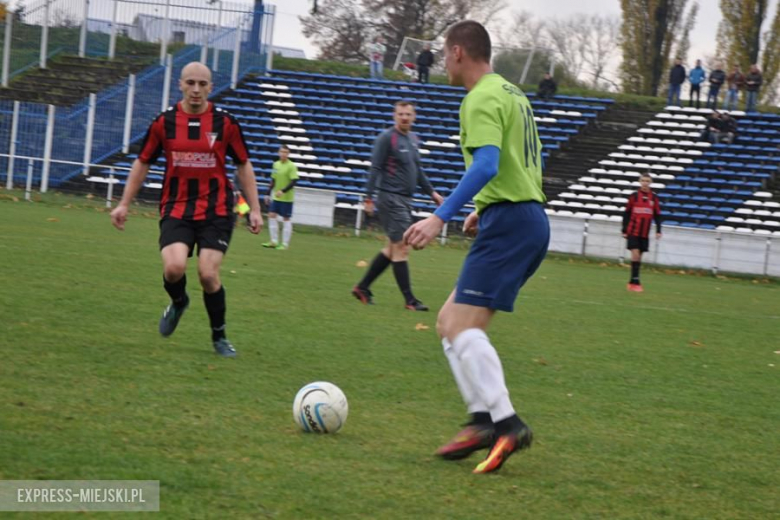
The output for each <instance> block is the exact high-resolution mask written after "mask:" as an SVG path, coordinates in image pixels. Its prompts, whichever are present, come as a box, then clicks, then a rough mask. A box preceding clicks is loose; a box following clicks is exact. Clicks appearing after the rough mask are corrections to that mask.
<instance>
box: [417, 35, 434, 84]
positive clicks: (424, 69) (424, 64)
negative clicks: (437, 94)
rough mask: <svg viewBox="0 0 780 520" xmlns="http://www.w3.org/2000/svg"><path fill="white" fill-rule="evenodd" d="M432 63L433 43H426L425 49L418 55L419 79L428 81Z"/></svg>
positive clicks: (422, 81) (421, 81)
mask: <svg viewBox="0 0 780 520" xmlns="http://www.w3.org/2000/svg"><path fill="white" fill-rule="evenodd" d="M432 65H433V53H432V52H431V44H430V43H426V44H425V47H423V51H422V52H421V53H420V54H419V55H418V56H417V81H419V82H420V83H428V81H429V74H430V71H431V66H432Z"/></svg>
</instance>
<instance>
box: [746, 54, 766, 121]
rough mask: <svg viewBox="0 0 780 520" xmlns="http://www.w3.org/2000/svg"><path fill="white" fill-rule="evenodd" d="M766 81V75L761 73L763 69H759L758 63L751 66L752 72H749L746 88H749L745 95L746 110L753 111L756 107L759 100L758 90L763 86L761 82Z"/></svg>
mask: <svg viewBox="0 0 780 520" xmlns="http://www.w3.org/2000/svg"><path fill="white" fill-rule="evenodd" d="M763 81H764V77H763V76H762V75H761V71H760V70H759V69H758V65H756V64H755V63H754V64H753V65H751V66H750V72H748V75H747V77H746V78H745V88H746V89H747V96H746V97H745V112H751V111H754V110H755V109H756V104H757V102H758V90H759V89H760V88H761V83H762V82H763Z"/></svg>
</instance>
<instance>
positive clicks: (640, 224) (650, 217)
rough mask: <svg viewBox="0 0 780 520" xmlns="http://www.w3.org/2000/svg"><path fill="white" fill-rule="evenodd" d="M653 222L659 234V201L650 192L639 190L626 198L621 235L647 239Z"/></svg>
mask: <svg viewBox="0 0 780 520" xmlns="http://www.w3.org/2000/svg"><path fill="white" fill-rule="evenodd" d="M654 220H655V224H656V228H657V229H656V232H657V233H660V232H661V201H660V200H658V197H657V196H656V194H655V193H653V192H652V191H646V192H645V191H642V190H639V191H637V192H636V193H632V194H631V196H630V197H628V203H627V204H626V211H625V213H623V234H625V235H628V236H631V237H639V238H647V237H648V235H649V234H650V226H651V225H652V223H653V221H654Z"/></svg>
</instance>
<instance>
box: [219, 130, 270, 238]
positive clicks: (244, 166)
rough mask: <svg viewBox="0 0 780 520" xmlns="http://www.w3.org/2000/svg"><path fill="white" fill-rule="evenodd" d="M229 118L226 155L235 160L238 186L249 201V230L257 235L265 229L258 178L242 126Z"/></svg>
mask: <svg viewBox="0 0 780 520" xmlns="http://www.w3.org/2000/svg"><path fill="white" fill-rule="evenodd" d="M228 118H229V119H228V121H229V122H230V125H229V134H228V135H229V139H228V147H227V150H226V154H227V155H228V156H229V157H230V158H231V159H233V164H235V165H236V179H238V184H239V186H240V187H241V190H242V191H243V192H244V195H246V197H247V199H248V200H247V202H248V203H249V230H250V231H251V232H252V233H254V234H257V233H260V230H261V229H263V217H262V216H261V215H260V202H259V200H258V197H257V178H256V177H255V170H254V168H253V167H252V163H251V161H250V160H249V152H248V151H247V146H246V140H245V139H244V133H243V132H242V131H241V125H240V124H239V122H238V121H237V120H236V119H235V118H234V117H233V116H228Z"/></svg>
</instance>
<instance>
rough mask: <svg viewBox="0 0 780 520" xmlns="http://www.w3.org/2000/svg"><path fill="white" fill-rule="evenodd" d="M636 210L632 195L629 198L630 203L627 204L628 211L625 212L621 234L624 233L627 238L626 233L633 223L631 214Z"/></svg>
mask: <svg viewBox="0 0 780 520" xmlns="http://www.w3.org/2000/svg"><path fill="white" fill-rule="evenodd" d="M633 210H634V196H633V195H630V196H629V197H628V202H627V203H626V209H625V211H623V226H622V227H621V233H623V236H624V237H625V236H626V233H627V232H628V223H629V222H631V212H632V211H633Z"/></svg>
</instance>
